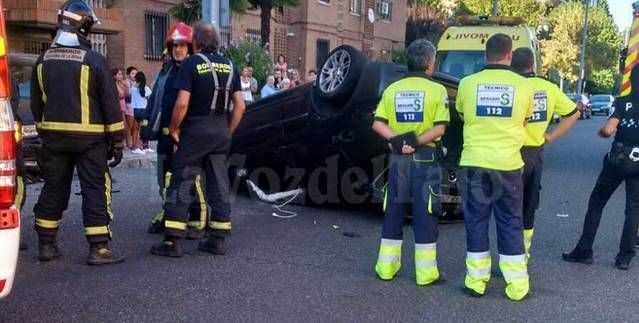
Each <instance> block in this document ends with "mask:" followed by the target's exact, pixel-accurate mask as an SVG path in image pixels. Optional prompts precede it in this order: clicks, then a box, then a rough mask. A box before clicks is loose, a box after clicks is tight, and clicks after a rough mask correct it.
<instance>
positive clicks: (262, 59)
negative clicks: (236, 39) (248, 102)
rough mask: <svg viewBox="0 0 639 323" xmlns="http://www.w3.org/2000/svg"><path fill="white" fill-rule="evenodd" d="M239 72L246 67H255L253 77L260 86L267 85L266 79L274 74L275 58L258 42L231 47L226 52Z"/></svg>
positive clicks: (248, 42) (244, 42) (245, 42)
mask: <svg viewBox="0 0 639 323" xmlns="http://www.w3.org/2000/svg"><path fill="white" fill-rule="evenodd" d="M225 55H226V57H228V58H229V59H230V60H231V61H232V62H233V65H235V67H236V68H237V70H238V71H241V70H242V68H243V67H244V66H251V67H253V77H255V79H256V80H257V82H258V83H259V84H264V83H266V82H265V81H266V77H267V76H268V75H269V74H271V73H272V69H273V58H272V57H271V55H270V54H269V52H268V51H267V50H265V49H264V48H263V47H261V46H260V44H259V43H257V42H252V41H243V42H241V43H239V44H237V45H234V46H231V47H229V48H228V49H227V50H226V52H225Z"/></svg>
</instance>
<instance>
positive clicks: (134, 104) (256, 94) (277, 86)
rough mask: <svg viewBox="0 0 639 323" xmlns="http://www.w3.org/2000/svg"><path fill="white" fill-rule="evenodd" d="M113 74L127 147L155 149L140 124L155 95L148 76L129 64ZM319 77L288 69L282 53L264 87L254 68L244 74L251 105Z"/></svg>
mask: <svg viewBox="0 0 639 323" xmlns="http://www.w3.org/2000/svg"><path fill="white" fill-rule="evenodd" d="M112 73H113V78H114V79H115V83H116V85H117V88H118V96H119V101H120V110H121V111H122V114H123V117H124V129H125V148H126V149H128V150H129V151H130V152H131V153H133V154H145V153H152V152H154V151H153V150H152V149H151V148H149V145H148V142H146V141H144V140H142V139H141V138H140V127H141V126H142V125H141V123H142V120H143V119H144V115H145V109H146V106H147V100H148V98H149V97H150V96H151V89H150V88H149V87H148V86H147V82H146V76H145V75H144V73H143V72H141V71H138V69H137V68H135V67H133V66H129V67H128V68H127V69H126V71H123V70H121V69H119V68H114V69H112ZM125 73H126V74H125ZM316 76H317V72H316V71H315V70H310V71H309V72H308V75H307V77H306V78H305V79H302V77H301V76H300V74H299V72H298V71H297V70H296V69H289V68H288V63H287V62H286V57H284V55H279V56H278V58H277V61H276V62H275V64H274V65H273V74H272V75H268V76H267V78H266V84H264V85H263V86H262V88H261V90H260V88H259V84H258V81H257V79H255V78H254V77H253V68H252V67H251V66H245V67H244V68H243V69H242V73H241V77H240V81H241V84H242V93H243V95H244V101H245V102H246V104H250V103H253V102H255V101H256V100H257V99H259V98H266V97H268V96H270V95H273V94H275V93H277V92H279V91H283V90H287V89H290V88H293V87H296V86H300V85H302V84H304V83H307V82H314V81H315V78H316Z"/></svg>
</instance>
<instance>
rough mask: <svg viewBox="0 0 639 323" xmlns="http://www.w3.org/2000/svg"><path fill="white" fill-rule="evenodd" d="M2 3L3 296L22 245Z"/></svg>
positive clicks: (0, 200) (0, 250)
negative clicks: (17, 204) (16, 203)
mask: <svg viewBox="0 0 639 323" xmlns="http://www.w3.org/2000/svg"><path fill="white" fill-rule="evenodd" d="M6 35H7V34H6V30H5V24H4V11H3V8H2V3H1V2H0V299H2V298H5V297H6V296H7V295H9V293H10V292H11V288H12V287H13V279H14V277H15V272H16V265H17V263H18V248H19V247H20V211H19V210H18V209H17V208H16V207H15V205H14V203H15V192H16V180H15V178H16V156H17V147H16V133H15V129H16V127H15V123H14V118H13V111H12V109H11V91H12V89H11V86H10V84H11V82H10V78H9V71H8V69H7V66H8V57H7V48H9V47H8V46H7V37H6Z"/></svg>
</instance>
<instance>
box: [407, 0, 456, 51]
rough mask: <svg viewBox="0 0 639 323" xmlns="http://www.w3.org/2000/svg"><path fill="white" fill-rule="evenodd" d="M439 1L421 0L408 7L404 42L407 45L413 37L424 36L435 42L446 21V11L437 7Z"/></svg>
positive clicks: (446, 23) (445, 25) (446, 24)
mask: <svg viewBox="0 0 639 323" xmlns="http://www.w3.org/2000/svg"><path fill="white" fill-rule="evenodd" d="M438 6H439V1H437V0H423V1H419V3H416V4H413V5H412V6H410V7H409V8H408V19H407V20H406V37H405V43H406V46H408V45H409V44H410V43H412V42H413V41H414V40H415V39H419V38H425V39H428V40H430V41H431V42H432V43H433V44H437V41H438V40H439V37H441V35H442V34H443V33H444V31H445V30H446V27H448V22H447V18H446V12H445V11H442V10H441V9H439V8H438Z"/></svg>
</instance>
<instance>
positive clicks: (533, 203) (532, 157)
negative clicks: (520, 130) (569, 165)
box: [512, 48, 579, 258]
mask: <svg viewBox="0 0 639 323" xmlns="http://www.w3.org/2000/svg"><path fill="white" fill-rule="evenodd" d="M512 67H513V69H514V70H515V72H517V73H519V74H520V75H522V76H523V77H526V78H528V80H529V82H530V83H531V84H532V85H531V86H532V89H533V91H534V94H533V100H534V108H533V114H532V117H531V118H530V119H529V120H528V124H527V125H526V141H525V142H524V147H523V148H522V149H521V157H522V158H523V159H524V173H523V184H524V211H523V215H524V247H525V249H526V256H527V258H530V247H531V246H532V238H533V233H534V223H535V211H536V210H537V208H538V207H539V191H540V190H541V174H542V169H543V167H544V145H545V144H547V143H552V142H553V141H555V140H557V138H559V137H561V136H563V135H564V134H566V132H568V130H570V128H572V126H573V125H574V124H575V122H577V119H579V113H578V112H579V110H577V107H576V105H575V103H574V102H573V101H572V100H570V98H569V97H568V96H566V94H564V93H563V92H561V90H560V89H559V87H557V86H556V85H555V84H553V83H551V82H550V81H548V80H546V79H544V78H542V77H539V76H537V75H535V72H534V68H535V55H534V53H533V51H532V50H531V49H530V48H518V49H516V50H515V51H514V52H513V61H512ZM554 113H557V114H559V115H560V116H561V118H562V119H561V122H560V123H559V125H558V126H557V128H555V129H554V130H553V131H552V132H550V133H546V129H548V125H549V124H550V121H551V120H552V116H553V114H554Z"/></svg>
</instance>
